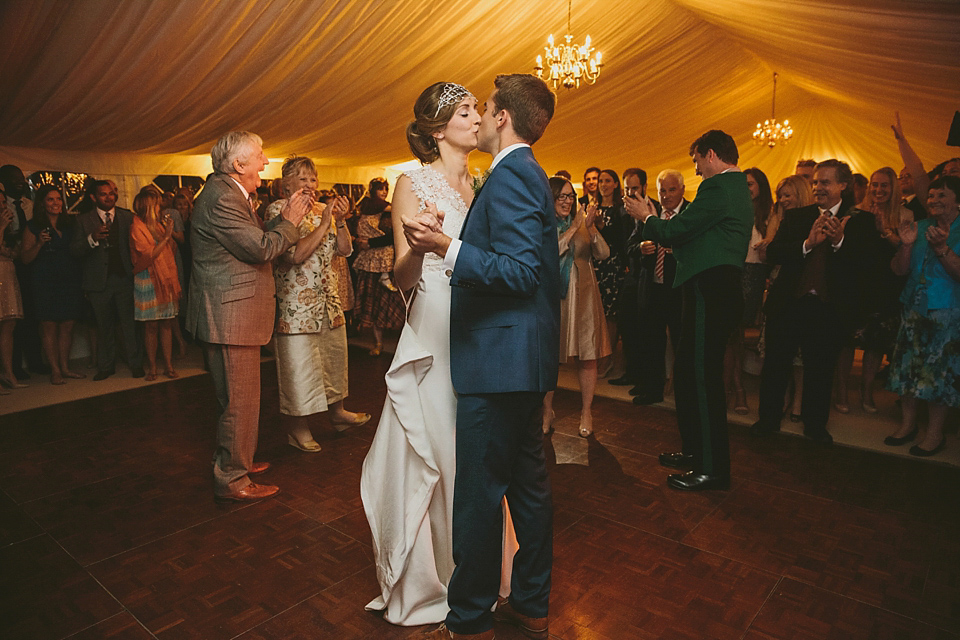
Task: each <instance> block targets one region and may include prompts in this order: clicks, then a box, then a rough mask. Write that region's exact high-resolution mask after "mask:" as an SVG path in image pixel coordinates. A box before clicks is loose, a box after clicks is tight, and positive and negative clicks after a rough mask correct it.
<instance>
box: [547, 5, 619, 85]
mask: <svg viewBox="0 0 960 640" xmlns="http://www.w3.org/2000/svg"><path fill="white" fill-rule="evenodd" d="M572 5H573V0H568V1H567V35H565V36H564V39H565V40H566V43H565V44H562V45H559V46H556V45H554V43H553V34H550V37H549V38H547V46H546V47H544V48H543V53H544V55H545V56H546V57H547V66H546V68H544V66H543V57H542V56H537V66H535V67H534V71H536V72H537V77H538V78H544V71H546V78H544V80H546V81H547V82H550V83H552V84H553V88H554V89H557V88H558V87H559V86H560V85H563V86H564V87H566V88H567V89H572V88H574V87H579V86H580V81H581V80H583V81H584V82H586V83H587V84H593V83H594V82H596V81H597V77H598V76H599V75H600V67H602V66H603V54H602V53H600V52H597V55H596V56H595V57H594V56H592V55H591V54H593V47H591V46H590V36H587V39H586V40H585V41H584V43H583V44H582V45H575V44H572V41H573V36H572V35H571V34H570V12H571V8H572Z"/></svg>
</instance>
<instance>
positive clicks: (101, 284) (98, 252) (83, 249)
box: [70, 207, 133, 291]
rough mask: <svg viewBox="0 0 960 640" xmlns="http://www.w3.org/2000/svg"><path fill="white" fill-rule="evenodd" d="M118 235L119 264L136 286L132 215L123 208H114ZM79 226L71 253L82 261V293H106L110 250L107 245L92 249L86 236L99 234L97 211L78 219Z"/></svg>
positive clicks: (131, 283)
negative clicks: (134, 281)
mask: <svg viewBox="0 0 960 640" xmlns="http://www.w3.org/2000/svg"><path fill="white" fill-rule="evenodd" d="M114 214H115V215H116V218H117V233H118V236H119V246H120V261H121V262H123V270H124V272H125V273H126V275H127V277H128V278H129V279H130V286H131V287H132V286H133V263H132V262H131V261H130V227H131V226H133V212H132V211H130V210H129V209H124V208H123V207H115V208H114ZM77 223H78V224H79V225H80V233H78V234H77V235H76V236H75V237H74V239H73V242H72V243H71V246H70V251H71V253H73V254H74V255H75V256H77V257H78V258H80V259H81V260H82V261H83V290H84V291H103V290H104V289H105V288H106V286H107V268H108V265H109V263H110V255H109V249H108V248H107V247H106V246H105V243H103V242H101V243H100V244H99V246H96V247H91V246H90V242H89V241H88V240H87V236H89V235H90V234H92V233H94V232H95V231H97V230H98V229H99V228H100V226H101V225H102V224H103V221H102V220H100V214H98V213H97V210H96V209H94V210H93V211H87V212H86V213H81V214H80V215H78V216H77Z"/></svg>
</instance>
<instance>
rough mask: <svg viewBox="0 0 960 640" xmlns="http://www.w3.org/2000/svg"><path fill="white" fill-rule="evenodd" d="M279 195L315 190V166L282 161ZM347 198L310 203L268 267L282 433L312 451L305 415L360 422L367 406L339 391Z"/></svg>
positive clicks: (270, 213) (276, 205) (342, 423)
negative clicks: (340, 271) (360, 407)
mask: <svg viewBox="0 0 960 640" xmlns="http://www.w3.org/2000/svg"><path fill="white" fill-rule="evenodd" d="M282 173H283V189H284V192H285V193H286V195H287V197H289V196H290V194H291V193H294V192H295V191H297V190H298V189H300V188H302V187H307V188H309V189H314V190H316V188H317V170H316V167H315V166H314V164H313V161H312V160H310V159H309V158H303V157H297V156H293V157H291V158H288V159H287V160H286V161H285V162H284V163H283V169H282ZM285 203H286V200H277V201H276V202H273V203H271V204H270V206H269V207H267V211H266V216H265V218H266V219H267V220H269V219H271V218H274V217H276V216H278V215H280V212H281V211H282V210H283V205H284V204H285ZM348 208H349V206H348V202H347V199H346V198H344V197H338V198H335V199H333V200H331V201H330V202H329V204H327V205H323V204H321V203H314V205H313V209H312V211H311V212H310V213H308V214H307V215H306V216H304V218H303V221H302V222H301V223H300V241H299V242H297V244H295V245H294V246H292V247H291V248H290V249H288V250H287V252H286V253H284V254H283V255H282V256H281V257H280V258H279V259H278V260H277V263H276V265H275V267H274V279H275V280H276V283H277V299H278V301H279V307H280V315H279V318H278V319H277V327H276V335H275V344H276V354H277V358H276V362H277V382H278V386H279V389H280V412H281V413H282V414H284V415H285V416H287V418H286V422H287V441H288V442H289V443H290V445H291V446H293V447H296V448H297V449H300V450H301V451H307V452H311V453H312V452H317V451H320V445H319V444H317V442H316V440H314V438H313V434H312V433H311V431H310V421H309V419H308V417H309V416H312V415H313V414H315V413H320V412H322V411H327V410H329V411H330V422H331V424H332V425H333V426H334V428H336V429H337V430H338V431H343V430H344V429H348V428H350V427H352V426H357V425H361V424H363V423H365V422H366V421H367V420H369V419H370V414H368V413H353V412H351V411H347V410H345V409H344V408H343V400H344V398H346V397H347V330H346V323H345V322H344V318H343V309H342V308H341V306H340V296H339V295H338V293H337V272H336V270H334V269H333V266H332V261H333V256H334V254H336V253H339V254H340V255H343V256H347V255H350V253H351V251H352V250H353V249H352V244H351V238H350V232H349V231H347V225H346V223H345V222H344V220H343V218H344V215H345V214H346V212H347V210H348Z"/></svg>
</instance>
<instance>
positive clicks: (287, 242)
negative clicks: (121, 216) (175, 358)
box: [187, 131, 311, 501]
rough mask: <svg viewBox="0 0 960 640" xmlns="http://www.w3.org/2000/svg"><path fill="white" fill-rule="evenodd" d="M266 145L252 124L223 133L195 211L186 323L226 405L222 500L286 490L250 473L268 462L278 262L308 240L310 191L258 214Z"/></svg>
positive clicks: (217, 490) (218, 492)
mask: <svg viewBox="0 0 960 640" xmlns="http://www.w3.org/2000/svg"><path fill="white" fill-rule="evenodd" d="M262 145H263V142H262V141H261V139H260V136H257V135H255V134H252V133H249V132H246V131H232V132H230V133H228V134H226V135H224V136H223V137H222V138H220V140H218V141H217V143H216V144H215V145H214V146H213V149H212V150H211V152H210V156H211V158H212V159H213V170H214V173H212V174H210V175H209V176H208V177H207V181H206V183H205V184H204V185H203V191H201V192H200V195H199V196H198V197H197V201H196V204H195V205H194V209H193V216H192V218H191V219H192V226H191V229H190V242H191V244H192V246H193V273H192V275H191V278H190V296H189V299H188V304H187V330H188V331H190V332H191V333H192V334H193V335H194V336H196V337H197V339H198V340H201V341H203V342H204V343H205V344H204V346H205V348H206V353H207V360H208V363H209V365H210V375H211V376H212V378H213V386H214V391H215V392H216V395H217V402H218V404H219V405H220V416H219V420H218V423H217V449H216V452H215V453H214V456H213V479H214V497H215V498H216V499H217V500H218V501H225V500H234V501H241V500H258V499H260V498H266V497H269V496H272V495H274V494H275V493H276V492H277V491H279V489H278V488H277V487H275V486H273V485H264V484H256V483H254V482H251V480H250V478H249V477H248V476H249V474H253V473H260V472H263V471H266V469H267V467H268V466H269V465H268V464H267V463H265V462H259V463H254V461H253V456H254V453H256V450H257V436H258V434H259V427H260V347H261V346H263V345H265V344H266V343H267V342H269V340H270V337H271V336H272V335H273V324H274V314H275V311H276V285H275V284H274V280H273V269H272V267H271V261H272V260H273V259H274V258H276V257H277V256H279V255H280V254H281V253H283V252H284V251H286V250H287V249H288V248H290V246H291V245H293V244H294V243H295V242H297V240H299V239H300V233H299V232H298V231H297V225H298V224H300V221H301V220H302V219H303V216H304V214H305V213H306V212H307V210H308V209H309V207H310V201H311V197H310V195H309V194H307V193H306V192H304V190H303V189H301V190H299V191H297V192H296V193H295V194H294V195H293V196H291V197H290V198H289V200H288V201H287V205H286V206H284V208H283V211H281V212H280V215H279V216H277V217H276V218H273V219H272V220H270V221H269V222H267V223H266V224H265V225H264V223H262V222H261V221H260V219H259V218H258V217H257V213H256V211H255V209H254V207H253V201H252V200H251V197H252V196H253V194H254V193H255V192H256V190H257V187H259V186H260V172H261V171H263V169H264V167H266V165H267V162H268V161H267V157H266V155H264V153H263V146H262Z"/></svg>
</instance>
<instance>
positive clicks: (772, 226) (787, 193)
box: [756, 175, 813, 422]
mask: <svg viewBox="0 0 960 640" xmlns="http://www.w3.org/2000/svg"><path fill="white" fill-rule="evenodd" d="M775 195H776V198H777V199H776V202H775V203H774V205H773V214H772V215H771V216H770V219H769V221H768V222H767V233H766V234H765V235H764V237H763V241H762V242H761V243H760V245H759V246H757V247H756V248H757V249H758V250H759V251H761V252H762V253H763V254H764V255H766V248H767V245H768V244H770V242H771V241H772V240H773V238H774V237H775V236H776V235H777V230H778V229H779V228H780V223H781V222H782V221H783V217H784V216H785V215H786V213H787V212H788V211H790V210H791V209H799V208H800V207H805V206H807V205H808V204H813V189H812V188H811V185H810V181H809V180H807V179H806V178H805V177H803V176H801V175H792V176H787V177H786V178H784V179H783V180H781V181H780V183H779V184H778V185H777V190H776V193H775ZM779 272H780V267H779V266H778V267H774V269H773V271H772V272H771V273H770V282H773V281H774V280H775V279H776V277H777V274H778V273H779ZM765 333H766V319H764V320H763V321H762V322H761V324H760V342H759V344H758V345H757V346H758V350H759V351H760V355H761V357H762V356H763V347H764V336H765ZM802 398H803V361H802V360H801V359H800V355H799V354H798V355H797V357H795V358H794V359H793V392H792V393H791V391H790V388H789V387H788V388H787V397H786V398H785V399H784V406H785V407H787V408H789V410H790V421H791V422H799V421H800V405H801V400H802Z"/></svg>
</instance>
